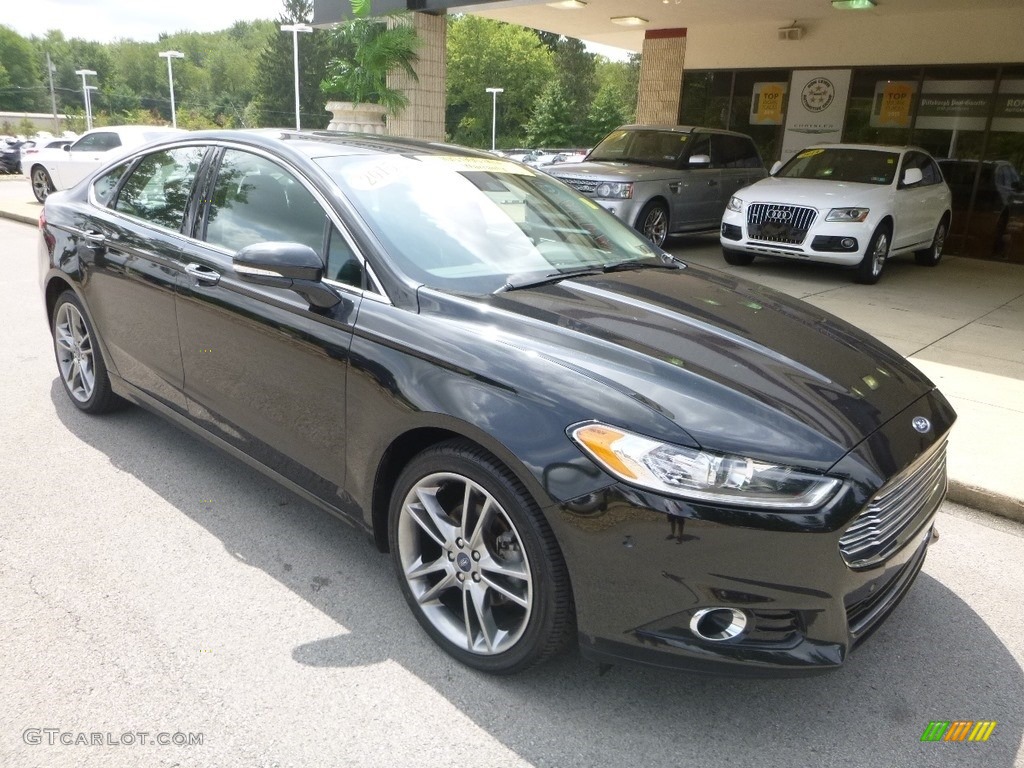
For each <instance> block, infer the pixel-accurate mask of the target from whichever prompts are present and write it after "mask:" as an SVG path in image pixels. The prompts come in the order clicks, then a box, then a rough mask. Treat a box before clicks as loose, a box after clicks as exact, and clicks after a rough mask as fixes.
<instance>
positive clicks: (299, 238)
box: [204, 149, 327, 258]
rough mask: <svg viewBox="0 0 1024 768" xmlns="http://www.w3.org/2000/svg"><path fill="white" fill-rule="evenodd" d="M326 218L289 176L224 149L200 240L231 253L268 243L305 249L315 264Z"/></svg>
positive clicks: (255, 158) (246, 154)
mask: <svg viewBox="0 0 1024 768" xmlns="http://www.w3.org/2000/svg"><path fill="white" fill-rule="evenodd" d="M326 222H327V215H326V214H325V213H324V210H323V208H321V207H320V204H319V203H318V202H317V201H316V199H315V198H314V197H313V195H312V194H311V193H310V192H309V190H307V189H306V188H305V187H304V186H303V185H302V183H301V182H300V181H299V180H298V179H297V178H295V176H294V175H293V174H292V173H291V172H289V171H287V170H285V169H284V168H283V167H281V166H280V165H278V164H277V163H274V162H272V161H271V160H268V159H266V158H264V157H260V156H259V155H254V154H252V153H250V152H243V151H241V150H236V149H228V150H225V152H224V157H223V158H222V160H221V163H220V168H219V170H218V172H217V181H216V183H215V184H214V188H213V195H212V198H211V202H210V210H209V214H208V217H207V222H206V236H205V238H204V239H205V240H206V241H207V242H208V243H210V244H211V245H216V246H219V247H221V248H224V249H225V250H227V251H230V252H232V253H234V252H236V251H239V250H241V249H242V248H245V247H246V246H247V245H252V244H253V243H263V242H270V241H277V242H286V243H301V244H302V245H308V246H309V247H310V248H312V249H313V250H314V251H316V252H317V253H318V254H320V256H321V258H322V257H323V253H324V238H325V234H326V233H325V229H326V226H325V225H326Z"/></svg>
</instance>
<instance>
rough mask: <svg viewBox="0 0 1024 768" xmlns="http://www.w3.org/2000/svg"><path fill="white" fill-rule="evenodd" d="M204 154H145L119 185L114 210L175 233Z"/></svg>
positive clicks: (186, 150)
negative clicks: (119, 189)
mask: <svg viewBox="0 0 1024 768" xmlns="http://www.w3.org/2000/svg"><path fill="white" fill-rule="evenodd" d="M205 151H206V148H205V147H178V148H177V149H168V150H164V151H163V152H154V153H153V154H151V155H146V156H145V157H144V158H142V161H141V162H139V164H138V165H136V166H135V169H134V170H133V171H132V172H131V173H130V174H129V176H128V178H126V179H125V180H124V183H123V184H122V185H121V191H120V192H119V193H118V195H117V200H116V201H115V202H114V206H113V207H114V210H116V211H119V212H121V213H124V214H126V215H128V216H132V217H134V218H137V219H142V220H143V221H146V222H148V223H150V224H155V225H156V226H159V227H163V228H165V229H170V230H173V231H175V232H179V231H180V230H181V223H182V220H183V219H184V218H185V211H186V209H187V207H188V200H189V195H190V194H191V192H192V185H193V184H194V183H195V179H196V174H197V172H198V171H199V163H200V162H201V161H202V159H203V153H204V152H205Z"/></svg>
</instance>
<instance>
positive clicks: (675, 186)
mask: <svg viewBox="0 0 1024 768" xmlns="http://www.w3.org/2000/svg"><path fill="white" fill-rule="evenodd" d="M682 186H683V182H681V181H673V182H672V183H671V184H669V185H668V188H669V189H670V190H672V191H673V192H674V193H675V194H677V195H678V194H679V188H680V187H682Z"/></svg>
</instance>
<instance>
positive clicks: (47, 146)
mask: <svg viewBox="0 0 1024 768" xmlns="http://www.w3.org/2000/svg"><path fill="white" fill-rule="evenodd" d="M73 143H74V139H54V138H46V139H36V140H35V141H32V142H30V143H29V142H26V144H24V145H22V147H21V167H22V168H23V169H24V168H31V167H32V163H33V162H40V161H42V160H43V159H44V158H52V157H61V155H59V154H56V153H58V152H62V151H63V149H64V147H67V146H70V145H71V144H73Z"/></svg>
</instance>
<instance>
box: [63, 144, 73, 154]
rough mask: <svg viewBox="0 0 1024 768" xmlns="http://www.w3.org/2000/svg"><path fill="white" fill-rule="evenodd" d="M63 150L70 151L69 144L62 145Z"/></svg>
mask: <svg viewBox="0 0 1024 768" xmlns="http://www.w3.org/2000/svg"><path fill="white" fill-rule="evenodd" d="M64 151H65V152H70V151H71V145H70V144H65V145H64Z"/></svg>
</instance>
